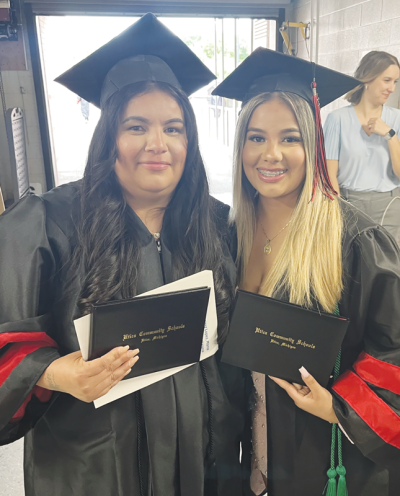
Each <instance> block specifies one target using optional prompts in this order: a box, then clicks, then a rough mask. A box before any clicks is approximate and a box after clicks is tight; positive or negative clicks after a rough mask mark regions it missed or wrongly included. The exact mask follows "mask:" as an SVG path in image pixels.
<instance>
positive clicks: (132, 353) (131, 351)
mask: <svg viewBox="0 0 400 496" xmlns="http://www.w3.org/2000/svg"><path fill="white" fill-rule="evenodd" d="M135 355H136V350H129V351H128V357H133V356H135Z"/></svg>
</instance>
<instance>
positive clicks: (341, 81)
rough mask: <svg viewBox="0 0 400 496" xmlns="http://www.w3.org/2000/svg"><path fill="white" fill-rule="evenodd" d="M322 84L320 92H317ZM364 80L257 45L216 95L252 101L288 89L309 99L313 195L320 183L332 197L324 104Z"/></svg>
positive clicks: (324, 190)
mask: <svg viewBox="0 0 400 496" xmlns="http://www.w3.org/2000/svg"><path fill="white" fill-rule="evenodd" d="M317 84H318V94H317ZM359 84H361V83H360V81H358V80H357V79H355V78H353V77H351V76H347V75H345V74H342V73H340V72H337V71H333V70H332V69H328V68H327V67H323V66H321V65H317V64H315V63H313V62H308V61H307V60H304V59H299V58H296V57H292V56H290V55H285V54H283V53H279V52H275V51H274V50H269V49H268V48H257V49H256V50H255V51H254V52H253V53H252V54H251V55H249V56H248V57H247V58H246V59H245V60H244V61H243V62H242V63H241V64H240V65H239V66H238V67H237V68H236V69H235V70H234V71H233V72H232V73H231V74H230V75H229V76H228V77H227V78H226V79H225V80H224V81H222V83H221V84H219V85H218V86H217V87H216V88H215V90H214V91H213V92H212V95H219V96H223V97H226V98H232V99H235V100H239V101H242V102H243V103H246V102H248V101H249V100H251V98H253V97H255V96H256V95H259V94H261V93H272V92H275V91H284V92H286V93H294V94H295V95H298V96H300V97H301V98H303V99H304V100H306V101H307V102H308V103H309V104H310V105H311V107H312V108H313V109H314V111H315V122H316V160H315V175H314V189H313V196H312V199H313V198H314V196H315V190H316V187H317V184H318V185H319V187H320V189H321V191H322V192H323V193H324V194H325V195H326V196H327V197H328V198H330V199H332V194H333V195H337V192H336V191H335V190H334V188H333V186H332V184H331V182H330V179H329V175H328V170H327V167H326V156H325V146H324V137H323V132H322V125H321V114H320V107H324V106H325V105H327V104H328V103H330V102H332V101H333V100H336V98H339V97H340V96H342V95H343V94H344V93H347V92H348V91H350V90H352V89H353V88H355V87H356V86H358V85H359Z"/></svg>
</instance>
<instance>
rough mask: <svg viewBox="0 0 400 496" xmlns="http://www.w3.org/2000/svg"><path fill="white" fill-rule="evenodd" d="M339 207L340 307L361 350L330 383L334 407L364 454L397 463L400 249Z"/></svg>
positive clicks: (363, 217) (348, 208)
mask: <svg viewBox="0 0 400 496" xmlns="http://www.w3.org/2000/svg"><path fill="white" fill-rule="evenodd" d="M343 211H344V223H345V224H344V226H345V233H344V241H343V271H344V286H345V287H344V293H343V298H342V302H341V305H340V306H341V307H342V306H343V308H344V309H345V311H344V312H343V314H344V315H346V316H348V317H349V318H350V326H351V328H352V332H354V334H355V335H358V336H360V337H361V341H362V347H363V350H362V351H361V353H360V354H359V356H358V358H357V359H356V360H355V362H354V363H352V365H351V366H350V367H349V368H347V370H345V371H344V372H343V373H342V374H341V376H340V377H339V378H338V380H337V381H336V382H335V383H334V385H333V392H334V409H335V412H336V415H337V417H338V419H339V421H340V423H341V425H342V426H343V427H344V429H345V430H346V433H348V434H349V435H350V437H351V439H352V440H353V441H354V443H355V444H356V445H357V446H358V448H359V449H360V450H361V452H362V453H363V454H364V456H366V457H368V458H370V459H371V460H372V461H374V462H375V463H378V464H381V465H385V466H390V465H391V464H393V465H395V464H399V463H400V304H399V301H400V251H399V247H398V246H397V244H396V242H395V240H394V239H393V237H392V236H391V235H390V234H389V233H388V232H387V231H386V230H385V229H384V228H383V227H382V226H379V225H377V224H376V223H374V222H373V221H372V220H371V219H370V218H369V217H367V216H366V215H364V214H363V213H362V212H360V211H359V210H357V209H355V208H354V207H351V206H349V205H347V204H346V205H344V207H343ZM349 329H350V327H349Z"/></svg>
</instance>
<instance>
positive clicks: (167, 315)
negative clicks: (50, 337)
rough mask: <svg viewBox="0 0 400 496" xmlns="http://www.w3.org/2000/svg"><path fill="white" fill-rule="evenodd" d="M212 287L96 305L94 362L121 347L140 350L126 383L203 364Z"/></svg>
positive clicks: (91, 353)
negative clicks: (183, 367)
mask: <svg viewBox="0 0 400 496" xmlns="http://www.w3.org/2000/svg"><path fill="white" fill-rule="evenodd" d="M209 297H210V288H208V287H200V288H193V289H189V290H183V291H175V292H170V293H161V294H156V295H150V296H138V297H136V298H132V299H129V300H116V301H112V302H107V303H103V304H99V305H95V306H94V309H93V313H92V318H91V337H90V346H89V358H90V359H94V358H97V357H99V356H102V355H104V354H105V353H107V352H108V351H110V350H112V349H113V348H115V347H117V346H126V345H129V346H130V348H131V349H135V348H139V350H140V354H139V356H140V359H139V361H138V362H137V363H136V364H135V365H134V366H133V367H132V371H131V373H130V374H129V375H127V376H126V377H125V378H124V379H125V380H126V379H130V378H132V377H138V376H141V375H144V374H150V373H153V372H157V371H160V370H166V369H169V368H173V367H178V366H180V365H186V364H190V363H194V362H198V361H199V359H200V353H201V346H202V340H203V333H204V326H205V319H206V312H207V307H208V300H209Z"/></svg>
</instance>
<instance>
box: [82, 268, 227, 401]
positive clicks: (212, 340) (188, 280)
mask: <svg viewBox="0 0 400 496" xmlns="http://www.w3.org/2000/svg"><path fill="white" fill-rule="evenodd" d="M201 286H208V287H209V288H210V299H209V302H208V308H207V315H206V325H205V328H204V335H203V343H202V347H201V354H200V361H201V360H204V359H206V358H208V357H210V356H212V355H214V354H215V353H216V352H217V350H218V342H217V340H218V335H217V326H218V320H217V307H216V304H215V292H214V279H213V275H212V271H211V270H203V271H202V272H198V273H197V274H193V275H191V276H189V277H185V278H183V279H179V280H178V281H174V282H171V283H170V284H166V285H165V286H160V287H159V288H156V289H153V290H152V291H148V292H147V293H142V294H141V295H139V296H145V295H152V294H159V293H170V292H173V291H181V290H185V289H191V288H198V287H201ZM90 318H91V317H90V315H85V316H84V317H81V318H80V319H77V320H75V321H74V324H75V330H76V334H77V336H78V342H79V347H80V349H81V352H82V357H83V358H84V359H85V360H87V359H88V355H89V340H90ZM192 365H193V363H191V364H189V365H183V366H181V367H175V368H173V369H168V370H160V371H159V372H153V373H152V374H146V375H142V376H140V377H134V378H132V379H126V380H125V381H121V382H119V383H118V384H117V385H116V386H114V387H113V388H112V389H111V390H110V391H109V392H108V393H107V394H105V395H104V396H102V397H101V398H99V399H97V400H95V401H94V402H93V403H94V406H95V408H99V407H101V406H103V405H106V404H107V403H110V402H111V401H115V400H117V399H119V398H122V397H123V396H126V395H127V394H130V393H133V392H135V391H138V390H139V389H143V388H145V387H146V386H150V384H154V383H155V382H158V381H161V380H162V379H165V378H166V377H170V376H171V375H173V374H177V373H178V372H180V371H181V370H184V369H186V368H187V367H191V366H192Z"/></svg>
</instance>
